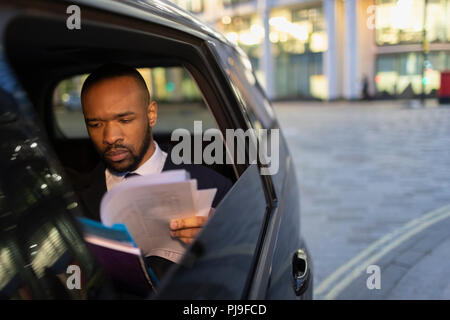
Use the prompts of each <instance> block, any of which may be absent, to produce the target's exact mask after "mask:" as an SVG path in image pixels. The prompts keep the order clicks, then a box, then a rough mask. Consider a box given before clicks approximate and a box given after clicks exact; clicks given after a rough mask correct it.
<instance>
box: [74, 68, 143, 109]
mask: <svg viewBox="0 0 450 320" xmlns="http://www.w3.org/2000/svg"><path fill="white" fill-rule="evenodd" d="M123 77H126V78H130V79H132V80H134V82H135V84H136V86H137V87H136V89H137V91H138V92H139V94H140V95H141V99H142V100H143V104H144V105H145V106H147V105H148V104H149V103H150V99H151V98H150V93H149V90H148V88H147V84H146V83H145V80H144V78H142V76H141V74H140V73H139V72H138V71H137V70H136V69H134V68H132V67H129V66H126V65H122V64H118V63H110V64H105V65H103V66H101V67H99V68H98V69H96V70H95V71H93V72H92V73H91V74H90V75H89V77H87V79H86V81H85V82H84V84H83V88H82V89H81V97H82V99H83V96H85V95H86V93H87V92H88V91H89V90H90V89H91V88H92V87H94V86H95V85H97V84H99V83H101V82H105V81H106V80H111V79H114V78H123Z"/></svg>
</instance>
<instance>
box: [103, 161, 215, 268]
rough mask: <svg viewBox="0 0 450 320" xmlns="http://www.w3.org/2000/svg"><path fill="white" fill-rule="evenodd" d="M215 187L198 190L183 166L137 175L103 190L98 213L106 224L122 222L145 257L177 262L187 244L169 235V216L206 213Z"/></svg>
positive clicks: (171, 217) (208, 210) (170, 217)
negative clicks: (146, 174) (107, 190)
mask: <svg viewBox="0 0 450 320" xmlns="http://www.w3.org/2000/svg"><path fill="white" fill-rule="evenodd" d="M216 191H217V189H204V190H197V180H195V179H190V176H189V173H188V172H187V171H186V170H172V171H164V172H162V173H160V174H155V175H148V176H137V177H133V178H130V179H127V180H125V181H123V182H121V183H119V184H117V185H116V186H115V187H114V188H113V189H111V190H110V191H109V192H107V193H106V194H105V196H104V197H103V199H102V202H101V207H100V216H101V220H102V223H103V224H105V225H106V226H112V225H114V224H117V223H122V224H125V225H126V227H127V229H128V231H129V232H130V234H131V236H132V237H133V239H134V241H135V242H136V243H137V245H138V247H139V248H140V249H141V250H142V252H143V254H144V255H145V256H146V257H148V256H160V257H163V258H166V259H168V260H171V261H173V262H179V260H180V259H181V257H182V255H183V254H184V252H185V248H186V246H185V245H184V244H183V243H182V242H181V241H179V240H178V239H176V238H172V237H171V236H170V228H169V223H170V220H171V219H174V218H184V217H191V216H195V215H201V216H207V215H208V214H209V212H210V209H211V205H212V202H213V199H214V196H215V194H216Z"/></svg>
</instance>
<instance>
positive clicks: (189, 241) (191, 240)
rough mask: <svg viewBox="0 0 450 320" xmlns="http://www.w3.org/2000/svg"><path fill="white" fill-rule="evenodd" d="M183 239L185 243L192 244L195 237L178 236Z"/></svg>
mask: <svg viewBox="0 0 450 320" xmlns="http://www.w3.org/2000/svg"><path fill="white" fill-rule="evenodd" d="M178 239H180V240H181V242H183V243H185V244H191V243H193V242H194V238H178Z"/></svg>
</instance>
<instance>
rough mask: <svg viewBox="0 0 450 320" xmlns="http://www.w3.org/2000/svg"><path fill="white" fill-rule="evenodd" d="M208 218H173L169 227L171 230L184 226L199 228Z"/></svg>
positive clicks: (184, 227) (183, 227)
mask: <svg viewBox="0 0 450 320" xmlns="http://www.w3.org/2000/svg"><path fill="white" fill-rule="evenodd" d="M207 220H208V217H201V216H193V217H189V218H184V219H173V220H171V221H170V229H171V230H173V231H176V230H180V229H186V228H200V227H203V226H204V225H205V223H206V221H207Z"/></svg>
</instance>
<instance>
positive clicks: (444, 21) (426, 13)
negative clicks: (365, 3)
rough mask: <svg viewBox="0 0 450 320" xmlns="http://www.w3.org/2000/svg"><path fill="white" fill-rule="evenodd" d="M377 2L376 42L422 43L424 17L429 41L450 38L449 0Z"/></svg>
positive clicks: (441, 40)
mask: <svg viewBox="0 0 450 320" xmlns="http://www.w3.org/2000/svg"><path fill="white" fill-rule="evenodd" d="M425 4H426V8H425ZM376 5H377V6H376V18H375V21H376V22H375V28H376V42H377V44H378V45H395V44H402V43H421V42H422V41H423V30H424V21H425V19H426V31H427V40H428V41H429V42H447V41H449V40H450V19H449V17H450V0H428V1H427V3H425V0H376Z"/></svg>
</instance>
